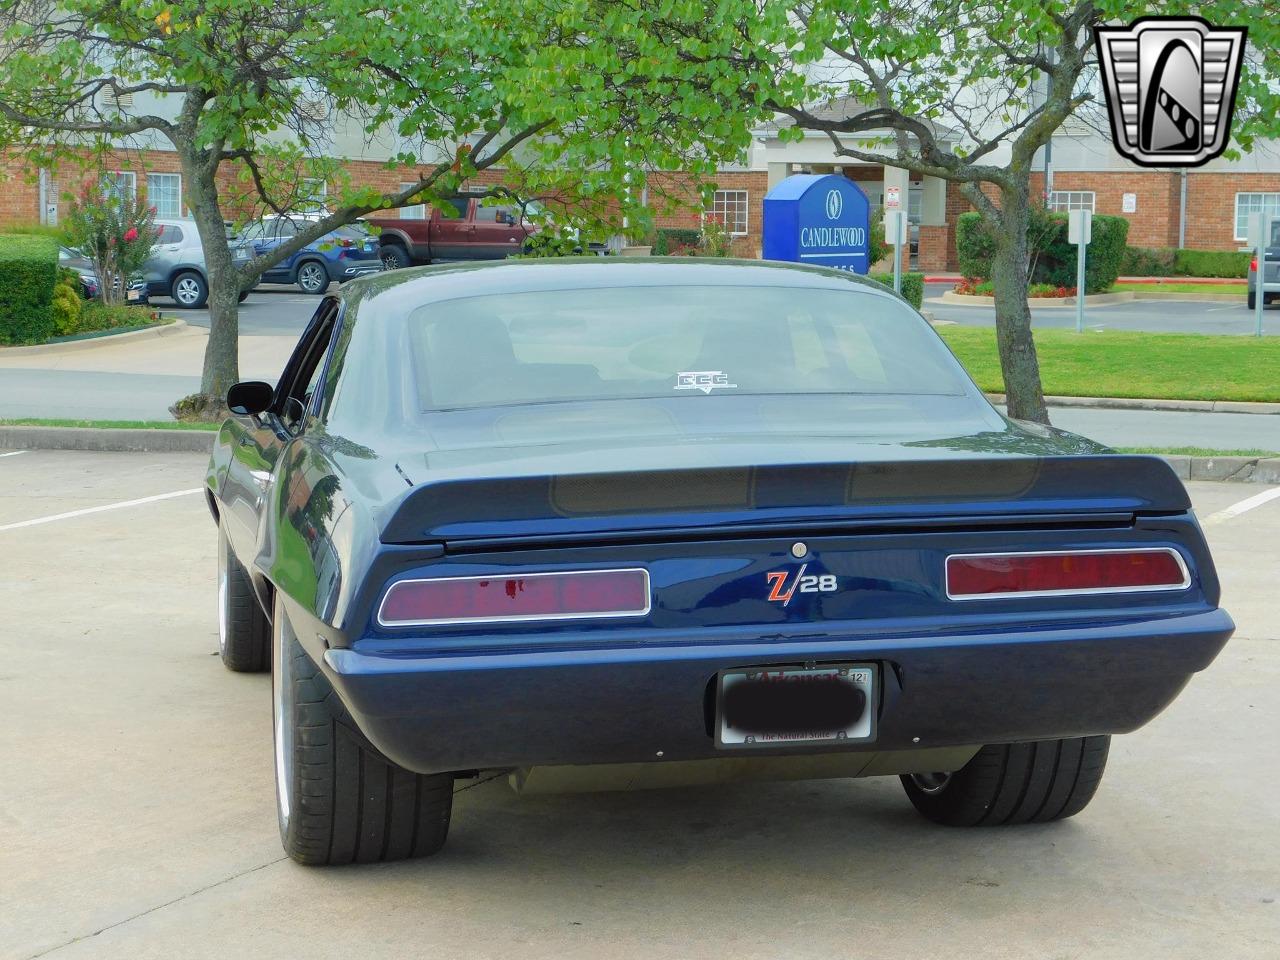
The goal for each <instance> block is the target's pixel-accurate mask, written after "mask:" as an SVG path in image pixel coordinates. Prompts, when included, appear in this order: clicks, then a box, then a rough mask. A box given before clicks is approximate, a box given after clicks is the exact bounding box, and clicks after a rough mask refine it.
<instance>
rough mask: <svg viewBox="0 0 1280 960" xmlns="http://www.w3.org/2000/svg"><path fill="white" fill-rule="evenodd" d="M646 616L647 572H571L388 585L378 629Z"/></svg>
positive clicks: (634, 570)
mask: <svg viewBox="0 0 1280 960" xmlns="http://www.w3.org/2000/svg"><path fill="white" fill-rule="evenodd" d="M648 612H649V572H648V571H647V570H643V569H631V570H575V571H568V572H564V573H526V574H521V575H520V576H513V577H440V578H438V579H432V580H401V581H400V582H399V583H394V584H392V585H391V589H389V590H388V591H387V594H386V596H385V597H383V599H382V606H381V608H379V610H378V622H379V623H380V624H382V625H383V626H389V627H394V626H406V625H411V624H412V625H426V624H447V623H500V622H502V621H508V620H572V619H581V618H586V617H638V616H643V615H644V614H646V613H648Z"/></svg>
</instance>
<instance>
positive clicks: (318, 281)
mask: <svg viewBox="0 0 1280 960" xmlns="http://www.w3.org/2000/svg"><path fill="white" fill-rule="evenodd" d="M315 219H316V218H315V217H314V216H310V215H298V216H289V217H267V218H266V219H264V220H262V221H260V222H258V223H255V224H252V225H251V226H249V227H247V228H246V229H245V230H244V231H242V232H241V234H240V239H241V240H244V241H247V242H248V243H251V244H252V245H253V249H254V253H255V254H262V253H265V252H266V251H268V250H270V249H271V248H272V247H276V246H279V245H280V244H281V243H283V242H285V241H286V240H289V239H291V238H292V237H294V236H296V235H297V232H298V229H299V227H301V226H303V225H304V224H308V223H312V222H314V221H315ZM378 248H379V243H378V238H377V237H375V236H373V235H371V234H370V233H369V231H368V229H367V228H366V227H365V226H364V225H363V224H361V223H359V222H357V223H353V224H350V225H348V226H345V227H339V228H338V229H337V230H334V231H333V232H332V233H326V234H325V235H324V236H323V237H321V238H320V239H319V240H315V241H313V242H312V243H309V244H307V245H306V246H305V247H303V248H302V249H301V250H299V251H298V252H297V253H294V254H292V255H291V256H289V257H286V258H285V259H284V260H282V261H280V262H279V263H278V264H276V265H275V266H273V267H271V268H270V269H269V270H267V272H266V273H264V274H263V275H262V282H263V283H296V284H297V285H298V286H299V287H300V288H301V289H302V291H303V293H324V292H325V290H327V289H329V284H330V283H333V282H334V281H335V280H336V281H337V282H338V283H346V282H347V281H348V280H354V279H355V278H356V277H363V276H364V275H365V274H368V273H377V272H378V271H380V270H381V269H382V261H381V259H379V257H378Z"/></svg>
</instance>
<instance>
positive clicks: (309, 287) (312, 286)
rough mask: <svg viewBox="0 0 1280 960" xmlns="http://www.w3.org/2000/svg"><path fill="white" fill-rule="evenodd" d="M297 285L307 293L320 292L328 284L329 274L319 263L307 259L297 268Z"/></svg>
mask: <svg viewBox="0 0 1280 960" xmlns="http://www.w3.org/2000/svg"><path fill="white" fill-rule="evenodd" d="M298 286H300V287H301V288H302V289H303V290H304V291H305V292H307V293H320V292H321V291H323V290H324V289H325V288H326V287H328V286H329V275H328V274H327V273H325V269H324V267H322V266H320V264H318V263H315V262H312V261H308V262H307V263H304V264H303V265H302V266H301V267H299V268H298Z"/></svg>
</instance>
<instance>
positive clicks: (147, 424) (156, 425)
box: [0, 417, 219, 430]
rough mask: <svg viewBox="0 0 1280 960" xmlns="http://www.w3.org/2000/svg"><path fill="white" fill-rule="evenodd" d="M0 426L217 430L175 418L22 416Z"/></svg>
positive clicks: (212, 426) (207, 424)
mask: <svg viewBox="0 0 1280 960" xmlns="http://www.w3.org/2000/svg"><path fill="white" fill-rule="evenodd" d="M0 427H93V428H95V429H97V430H111V429H128V430H217V429H218V427H219V424H216V423H179V422H178V421H177V420H59V419H52V420H41V419H38V418H36V417H23V418H20V419H17V420H0Z"/></svg>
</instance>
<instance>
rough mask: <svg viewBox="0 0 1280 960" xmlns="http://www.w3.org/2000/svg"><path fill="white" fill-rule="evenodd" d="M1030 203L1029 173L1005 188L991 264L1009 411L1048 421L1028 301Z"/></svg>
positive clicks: (1040, 420)
mask: <svg viewBox="0 0 1280 960" xmlns="http://www.w3.org/2000/svg"><path fill="white" fill-rule="evenodd" d="M1028 204H1029V200H1028V188H1027V183H1026V181H1025V179H1024V180H1022V182H1020V183H1019V184H1018V185H1017V186H1014V187H1007V186H1006V187H1003V188H1002V189H1001V191H1000V215H999V217H1000V218H999V221H998V222H997V223H996V254H995V259H994V261H993V262H992V265H991V266H992V271H991V279H992V283H993V285H994V288H995V289H994V291H993V292H994V294H995V306H996V343H997V346H998V348H999V351H1000V371H1001V373H1002V374H1003V375H1004V389H1005V396H1006V398H1007V400H1006V402H1007V406H1008V411H1009V416H1011V417H1013V418H1015V419H1018V420H1034V421H1036V422H1037V423H1048V422H1049V411H1048V410H1047V409H1046V408H1045V405H1044V390H1043V388H1042V387H1041V386H1040V361H1039V360H1038V359H1037V357H1036V344H1035V340H1033V339H1032V337H1031V309H1030V307H1029V306H1028V305H1027V294H1028V292H1029V287H1030V280H1031V278H1030V274H1029V271H1028V268H1027V227H1028V225H1029V223H1030V215H1029V207H1028Z"/></svg>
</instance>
